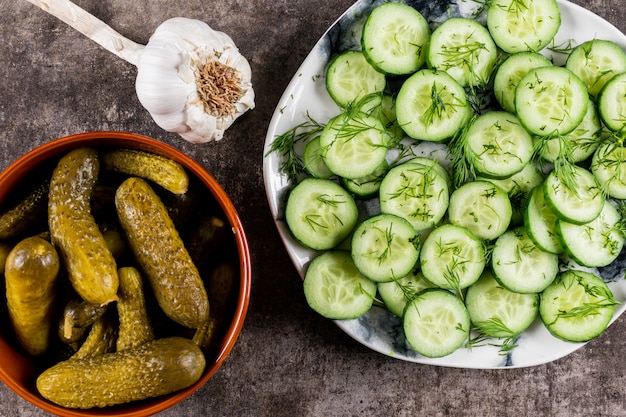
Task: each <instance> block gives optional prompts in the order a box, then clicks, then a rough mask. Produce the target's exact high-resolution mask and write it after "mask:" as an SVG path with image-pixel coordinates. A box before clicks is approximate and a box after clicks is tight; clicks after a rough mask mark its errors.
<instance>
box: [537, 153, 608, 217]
mask: <svg viewBox="0 0 626 417" xmlns="http://www.w3.org/2000/svg"><path fill="white" fill-rule="evenodd" d="M569 170H570V171H569V172H567V173H563V174H558V173H557V171H552V172H551V173H550V174H548V177H547V178H546V181H545V182H544V187H543V192H544V197H545V199H546V202H547V203H548V205H549V206H550V209H551V210H552V211H553V212H554V214H556V216H557V217H558V218H559V219H561V220H565V221H567V222H570V223H575V224H583V223H589V222H590V221H592V220H593V219H595V218H596V217H598V215H599V214H600V211H602V206H603V205H604V197H603V196H602V192H601V190H600V185H599V184H598V181H597V180H596V177H594V176H593V174H592V173H591V172H589V171H587V170H586V169H585V168H582V167H579V166H578V165H572V166H571V167H569Z"/></svg>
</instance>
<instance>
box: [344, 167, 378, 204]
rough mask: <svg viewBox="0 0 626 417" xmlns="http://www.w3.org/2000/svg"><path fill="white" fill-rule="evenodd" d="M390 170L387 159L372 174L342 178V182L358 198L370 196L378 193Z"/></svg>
mask: <svg viewBox="0 0 626 417" xmlns="http://www.w3.org/2000/svg"><path fill="white" fill-rule="evenodd" d="M388 171H389V164H388V163H387V161H383V163H382V164H380V166H379V167H378V168H376V170H374V172H372V173H371V174H370V175H367V176H365V177H363V178H353V179H350V178H342V179H341V184H342V185H343V186H344V188H345V189H346V190H348V191H350V192H351V193H352V194H354V195H355V197H357V198H361V199H366V198H370V197H373V196H375V195H377V194H378V191H379V190H380V184H381V182H382V181H383V178H385V175H387V172H388Z"/></svg>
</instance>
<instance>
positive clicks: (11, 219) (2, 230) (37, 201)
mask: <svg viewBox="0 0 626 417" xmlns="http://www.w3.org/2000/svg"><path fill="white" fill-rule="evenodd" d="M48 187H49V182H48V181H45V182H42V183H41V184H39V185H38V186H37V187H35V189H34V190H33V191H32V192H31V193H30V194H28V195H27V196H26V197H25V198H24V199H23V200H21V201H20V202H18V203H17V204H16V205H15V206H13V207H11V208H10V209H9V210H7V211H5V212H4V213H2V214H1V215H0V239H12V238H15V237H19V236H21V235H24V234H25V233H26V232H28V231H29V230H33V229H34V228H35V227H36V226H38V225H41V224H44V225H45V218H46V210H47V204H48Z"/></svg>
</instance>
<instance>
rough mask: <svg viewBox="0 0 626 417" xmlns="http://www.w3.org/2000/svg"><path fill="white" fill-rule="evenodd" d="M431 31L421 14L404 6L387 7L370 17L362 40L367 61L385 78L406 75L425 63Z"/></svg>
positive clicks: (374, 10) (375, 11) (387, 5)
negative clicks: (386, 75)
mask: <svg viewBox="0 0 626 417" xmlns="http://www.w3.org/2000/svg"><path fill="white" fill-rule="evenodd" d="M429 38H430V27H429V26H428V22H427V21H426V19H425V18H424V16H422V14H421V13H420V12H418V11H417V10H415V9H414V8H413V7H411V6H407V5H406V4H403V3H384V4H382V5H380V6H377V7H375V8H374V9H373V10H372V12H371V13H370V15H369V17H368V18H367V21H366V22H365V25H364V26H363V33H362V36H361V45H362V49H363V52H364V54H365V57H366V58H367V60H368V61H369V62H370V64H372V66H373V67H374V68H376V69H377V70H378V71H380V72H382V73H384V74H390V75H405V74H412V73H414V72H415V71H417V70H418V69H419V68H420V67H421V66H422V65H423V64H424V62H425V61H426V45H427V43H428V39H429Z"/></svg>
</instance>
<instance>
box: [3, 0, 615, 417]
mask: <svg viewBox="0 0 626 417" xmlns="http://www.w3.org/2000/svg"><path fill="white" fill-rule="evenodd" d="M77 3H78V4H80V5H81V6H83V7H84V8H86V9H87V10H89V11H90V12H92V13H93V14H95V15H96V16H98V17H99V18H101V19H102V20H104V21H106V22H107V23H109V24H110V25H111V26H112V27H113V28H115V29H116V30H118V31H119V32H121V33H123V34H124V35H126V36H127V37H129V38H131V39H133V40H135V41H137V42H139V43H144V44H145V43H146V41H147V40H148V38H149V36H150V35H151V34H152V32H153V31H154V29H155V28H156V27H157V26H158V25H159V23H161V22H162V21H164V20H165V19H167V18H169V17H174V16H186V17H191V18H198V19H201V20H204V21H206V22H207V23H209V24H210V25H212V26H213V27H214V28H216V29H220V30H224V31H226V32H227V33H229V34H230V35H231V36H232V37H233V39H234V40H235V42H236V44H237V45H238V46H239V48H240V50H241V51H242V52H243V54H244V55H245V56H246V57H248V59H249V60H250V63H251V65H252V69H253V74H254V85H255V89H256V93H257V100H256V103H257V107H256V109H255V110H254V111H252V112H250V113H248V114H247V115H246V116H245V117H244V118H242V119H240V120H239V121H238V122H237V123H236V125H235V126H233V127H232V128H231V129H230V130H229V131H228V132H227V137H226V139H224V140H223V141H221V142H219V143H210V144H206V145H191V144H189V143H186V142H185V141H183V140H182V139H180V138H179V137H178V136H177V135H175V134H169V133H167V132H164V131H163V130H161V129H160V128H159V127H158V126H156V125H155V124H154V122H153V121H152V119H151V117H150V115H149V114H148V113H147V112H146V111H145V110H144V109H143V108H142V106H141V105H140V104H139V102H138V100H137V98H136V96H135V91H134V79H135V75H136V71H135V68H134V67H133V66H132V65H130V64H128V63H126V62H124V61H122V60H120V59H118V58H116V57H114V56H113V55H111V54H110V53H108V52H106V51H104V50H103V49H101V48H99V47H98V46H97V45H95V44H94V43H92V42H91V41H89V40H88V39H86V38H85V37H83V36H82V35H79V34H78V33H77V32H75V31H74V30H72V29H70V28H69V27H68V26H66V25H65V24H64V23H62V22H60V21H58V20H56V19H54V18H52V17H50V16H47V15H46V14H44V13H43V12H41V11H40V10H39V9H37V8H36V7H34V6H33V5H31V4H29V3H27V2H26V1H24V0H0V10H1V11H0V39H2V42H0V80H1V81H0V169H4V168H5V167H6V166H7V165H8V164H10V163H11V162H12V161H14V160H15V159H16V158H17V157H18V156H19V155H21V154H23V153H24V152H26V151H28V150H30V149H33V148H35V147H36V146H38V145H40V144H42V143H45V142H48V141H50V140H52V139H54V138H57V137H60V136H65V135H68V134H73V133H79V132H83V131H93V130H121V131H129V132H134V133H139V134H144V135H147V136H152V137H155V138H158V139H161V140H163V141H164V142H167V143H169V144H171V145H173V146H175V147H177V148H179V149H181V150H183V151H185V152H186V153H188V154H189V155H191V156H192V157H194V158H195V159H197V160H198V161H199V162H200V163H201V164H202V165H203V166H205V167H206V168H207V169H208V170H209V172H211V173H212V174H213V175H214V176H215V177H216V178H217V180H218V181H219V182H220V183H221V184H222V186H223V187H224V188H225V189H226V191H227V192H228V193H229V194H230V196H231V198H232V200H233V201H234V203H235V205H236V206H237V209H238V210H239V214H240V216H241V218H242V220H243V223H244V224H245V227H246V230H247V234H248V238H249V242H250V247H251V251H252V261H253V270H254V283H253V290H252V300H251V305H250V310H249V314H248V319H247V321H246V324H245V326H244V329H243V332H242V334H241V337H240V338H239V340H238V342H237V344H236V346H235V348H234V349H233V351H232V354H231V356H230V357H229V358H228V359H227V361H226V362H225V364H224V365H223V366H222V368H220V370H219V371H218V373H217V374H216V375H215V377H214V378H213V379H212V380H211V381H209V382H208V383H207V384H206V385H205V386H204V387H202V388H201V389H200V390H199V391H197V392H196V393H195V394H194V395H192V396H191V397H189V398H188V399H186V400H185V401H183V402H182V403H180V404H179V405H177V406H175V407H173V408H171V409H169V410H167V411H165V412H163V413H162V414H161V415H162V416H163V417H166V416H172V417H174V416H176V417H182V416H267V417H298V416H379V415H386V416H422V415H423V416H457V415H468V416H503V415H510V416H530V415H533V416H587V415H593V416H623V415H626V405H625V404H626V395H625V391H626V388H625V387H626V376H625V375H626V361H624V356H625V355H626V338H624V336H623V334H624V332H625V331H626V321H624V319H623V318H620V319H619V320H618V321H617V322H616V323H615V324H613V325H612V327H611V328H610V330H609V331H607V332H606V333H605V334H603V335H602V336H600V337H599V338H598V339H596V340H594V341H592V342H591V343H589V344H588V345H587V346H585V347H584V348H582V349H580V350H578V351H576V352H575V353H573V354H571V355H569V356H567V357H564V358H562V359H560V360H557V361H555V362H553V363H549V364H546V365H541V366H536V367H532V368H525V369H510V370H463V369H453V368H443V367H434V366H424V365H417V364H410V363H405V362H401V361H398V360H394V359H392V358H389V357H386V356H383V355H380V354H378V353H374V352H371V351H369V350H368V349H367V348H365V347H363V346H361V345H360V344H359V343H357V342H355V341H353V340H352V339H351V338H350V337H348V336H346V335H345V334H344V333H343V332H342V331H341V330H339V329H338V328H337V327H336V326H335V325H334V324H333V323H332V322H330V321H327V320H324V319H322V318H321V317H319V316H318V315H316V314H315V313H314V312H312V311H311V310H310V309H309V308H308V307H307V306H306V303H305V300H304V298H303V295H302V291H301V284H300V282H299V278H298V275H297V273H296V271H295V269H294V268H293V266H292V265H291V263H290V261H289V259H288V257H287V255H286V252H285V250H284V248H283V246H282V243H281V241H280V239H279V236H278V233H277V231H276V229H275V227H274V224H273V222H272V218H271V216H270V212H269V209H268V206H267V202H266V197H265V191H264V187H263V176H262V158H263V154H262V153H263V143H264V140H265V133H266V129H267V126H268V123H269V120H270V117H271V115H272V112H273V111H274V107H275V106H276V103H277V102H278V99H279V97H280V95H281V94H282V91H283V90H284V88H285V87H286V85H287V83H288V81H289V80H290V78H291V77H292V75H293V74H294V73H295V71H296V69H297V68H298V66H299V65H300V63H301V62H302V60H303V59H304V58H305V56H306V55H307V53H308V51H309V50H310V49H311V47H312V46H313V45H314V44H315V42H316V41H317V39H318V38H319V37H320V36H321V35H322V34H323V32H324V31H325V29H326V28H327V27H328V26H329V25H330V24H331V23H332V22H333V21H334V20H335V19H336V18H337V17H338V16H339V15H340V14H341V13H342V12H343V11H344V10H345V9H346V8H348V7H349V6H350V4H351V3H352V0H318V1H309V0H291V1H287V0H272V1H264V0H248V1H242V0H235V1H233V0H211V1H206V0H204V1H201V0H185V1H168V2H166V1H162V0H134V1H127V0H110V1H94V0H80V1H78V0H77ZM575 3H578V4H580V5H582V6H584V7H587V8H588V9H590V10H592V11H594V12H596V13H598V14H600V15H601V16H603V17H604V18H606V19H607V20H609V21H610V22H612V23H613V24H614V25H616V26H617V27H618V28H620V29H621V30H622V31H626V23H625V22H626V8H624V2H623V0H590V1H587V0H576V1H575ZM43 415H45V413H44V412H42V411H40V410H38V409H37V408H35V407H34V406H32V405H30V404H29V403H27V402H26V401H24V400H22V399H21V397H19V396H17V395H16V394H14V393H13V392H12V391H10V390H9V389H8V388H7V387H6V386H4V385H2V384H0V416H24V417H34V416H43Z"/></svg>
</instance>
